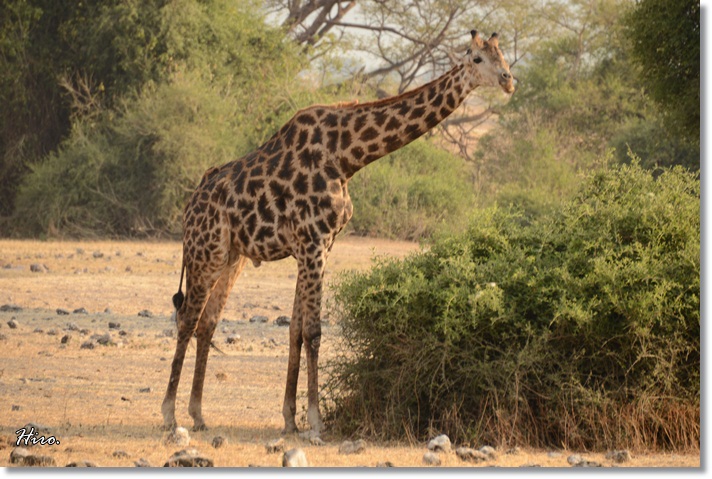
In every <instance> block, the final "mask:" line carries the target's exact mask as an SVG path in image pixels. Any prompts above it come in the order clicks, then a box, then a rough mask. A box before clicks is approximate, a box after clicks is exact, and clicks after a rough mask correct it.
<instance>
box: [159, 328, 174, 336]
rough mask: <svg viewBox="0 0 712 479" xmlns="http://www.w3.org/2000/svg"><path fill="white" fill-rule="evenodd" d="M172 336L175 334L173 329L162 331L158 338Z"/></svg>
mask: <svg viewBox="0 0 712 479" xmlns="http://www.w3.org/2000/svg"><path fill="white" fill-rule="evenodd" d="M174 334H175V330H174V329H164V330H163V332H162V333H161V335H159V337H161V336H162V337H165V338H172V337H173V335H174Z"/></svg>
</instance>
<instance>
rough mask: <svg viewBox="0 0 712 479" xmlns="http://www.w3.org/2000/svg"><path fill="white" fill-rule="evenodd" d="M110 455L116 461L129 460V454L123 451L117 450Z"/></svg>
mask: <svg viewBox="0 0 712 479" xmlns="http://www.w3.org/2000/svg"><path fill="white" fill-rule="evenodd" d="M111 455H112V456H114V457H115V458H116V459H128V458H129V453H128V452H126V451H124V450H123V449H118V450H116V451H114V452H112V453H111Z"/></svg>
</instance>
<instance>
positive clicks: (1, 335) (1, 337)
mask: <svg viewBox="0 0 712 479" xmlns="http://www.w3.org/2000/svg"><path fill="white" fill-rule="evenodd" d="M6 340H7V336H5V335H4V334H2V333H0V341H6Z"/></svg>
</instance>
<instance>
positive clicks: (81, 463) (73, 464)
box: [64, 461, 99, 467]
mask: <svg viewBox="0 0 712 479" xmlns="http://www.w3.org/2000/svg"><path fill="white" fill-rule="evenodd" d="M64 467H99V466H97V465H96V463H95V462H92V461H73V462H70V463H69V464H67V465H66V466H64Z"/></svg>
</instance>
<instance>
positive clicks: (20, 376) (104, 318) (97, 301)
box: [0, 237, 700, 467]
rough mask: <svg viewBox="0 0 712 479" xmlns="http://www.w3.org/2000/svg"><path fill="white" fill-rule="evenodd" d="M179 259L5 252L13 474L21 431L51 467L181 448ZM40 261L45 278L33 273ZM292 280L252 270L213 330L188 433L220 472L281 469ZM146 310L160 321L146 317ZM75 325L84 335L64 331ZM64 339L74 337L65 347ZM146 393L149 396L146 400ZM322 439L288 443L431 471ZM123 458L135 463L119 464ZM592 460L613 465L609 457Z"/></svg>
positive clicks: (384, 451) (382, 249) (349, 258)
mask: <svg viewBox="0 0 712 479" xmlns="http://www.w3.org/2000/svg"><path fill="white" fill-rule="evenodd" d="M416 249H417V245H415V244H412V243H406V242H393V241H384V240H373V239H363V238H355V237H347V238H340V240H338V241H337V243H336V245H335V247H334V251H333V253H332V255H331V257H330V260H329V267H328V273H327V275H326V278H327V282H328V281H330V280H331V279H332V278H333V277H334V275H335V274H336V273H338V272H339V271H343V270H347V269H363V268H367V267H368V266H369V264H370V260H371V257H372V256H373V255H374V254H377V255H396V256H401V255H404V254H406V253H408V252H410V251H414V250H416ZM180 253H181V246H180V244H179V243H176V242H165V243H147V242H37V241H0V306H2V305H4V304H13V305H17V306H19V307H21V308H22V310H21V311H14V312H0V334H1V335H2V336H4V339H0V466H8V465H9V455H10V451H11V448H12V446H13V444H12V443H13V442H14V438H15V436H14V431H15V430H16V429H18V428H19V427H21V426H23V425H24V424H26V423H28V422H35V423H39V424H42V425H46V426H49V427H51V433H52V434H53V435H54V436H56V437H57V439H58V440H59V441H60V444H59V445H55V446H43V447H42V451H41V454H48V455H51V456H53V457H54V458H55V460H56V461H57V464H58V465H60V466H63V465H65V464H67V463H69V462H71V461H76V460H91V461H94V462H96V463H98V464H99V465H101V466H132V465H133V463H134V461H135V460H138V459H139V458H145V459H147V460H148V461H149V462H150V463H151V464H152V465H163V463H164V462H165V461H166V459H167V458H168V457H169V456H170V455H171V454H172V453H173V452H174V451H175V450H177V449H179V448H177V447H176V446H167V445H165V444H164V443H163V439H164V438H165V436H166V433H165V432H163V431H162V430H161V429H160V425H161V415H160V405H161V401H162V399H163V392H164V388H165V386H166V382H167V380H168V374H169V368H170V361H171V358H172V355H173V349H174V339H172V338H171V337H169V336H167V335H166V333H168V334H170V331H172V330H173V329H174V325H173V324H172V323H171V321H170V319H169V316H170V314H171V312H172V307H171V303H170V298H171V296H172V295H173V293H175V291H176V289H177V287H178V278H179V273H180V271H179V269H180V259H179V258H180ZM32 264H38V265H42V266H43V267H45V266H46V268H47V269H48V271H47V272H39V273H34V272H31V270H30V269H31V265H32ZM295 275H296V264H295V262H294V261H293V260H291V259H288V260H283V261H280V262H277V263H265V264H263V265H262V266H261V267H260V268H257V269H256V268H254V267H253V266H252V265H248V267H247V268H246V269H245V272H244V273H243V275H242V276H241V277H240V279H239V280H238V282H237V285H236V287H235V290H234V291H233V293H232V295H231V297H230V300H229V302H228V305H227V307H226V310H225V312H224V314H223V318H224V319H223V321H222V322H221V323H220V325H219V326H218V331H217V333H216V337H215V339H216V341H215V342H216V344H218V345H219V346H220V348H221V349H222V350H223V351H224V352H225V353H226V355H221V354H217V353H212V354H211V358H210V360H209V362H208V375H207V380H206V385H205V394H204V400H203V414H204V416H205V418H206V422H207V423H208V426H210V427H211V429H210V430H209V431H206V432H197V433H192V442H191V446H193V447H196V448H197V449H198V450H199V451H201V452H202V453H203V454H205V455H207V456H208V457H210V458H212V459H213V460H214V461H215V464H216V465H217V466H247V465H250V464H252V465H260V466H277V465H279V464H280V461H281V458H280V456H279V455H278V454H267V453H266V450H265V447H264V444H265V443H266V442H268V441H270V440H272V439H275V438H278V437H279V433H280V429H281V427H282V426H283V424H282V417H281V406H282V405H281V402H282V396H283V388H284V380H285V373H286V364H287V353H288V333H287V328H284V327H279V326H276V325H274V324H273V320H274V319H275V318H276V317H277V316H279V315H287V316H289V315H290V314H291V304H292V298H293V291H294V287H295V281H296V279H295V278H296V276H295ZM327 296H328V289H327ZM58 308H62V309H65V310H68V311H69V312H70V313H71V312H72V311H74V310H75V309H77V308H85V309H86V310H87V311H88V314H80V313H76V314H74V313H72V314H69V315H59V314H58V313H57V312H56V310H57V309H58ZM107 308H108V310H107ZM142 310H149V311H151V312H152V314H153V316H152V317H150V318H147V317H139V316H138V314H137V313H138V312H139V311H142ZM254 315H264V316H267V317H268V318H269V322H268V323H266V324H254V323H250V322H249V321H248V320H249V318H251V317H252V316H254ZM12 318H15V320H16V321H17V323H18V324H19V326H18V327H17V328H16V329H11V328H10V327H9V326H8V324H7V322H8V321H10V320H11V319H12ZM110 321H112V322H118V323H120V329H117V330H111V331H110V330H109V328H108V323H109V322H110ZM70 323H74V325H76V327H77V328H78V329H80V330H81V329H84V330H86V331H84V332H83V333H82V332H80V331H68V330H67V327H68V325H69V324H70ZM330 323H331V324H328V325H327V326H325V327H324V335H323V340H322V358H324V357H326V358H328V356H329V354H330V351H331V345H332V344H333V337H334V336H335V335H337V334H338V328H337V327H336V326H335V325H334V324H333V321H330ZM74 325H73V326H74ZM166 330H168V331H166ZM120 331H123V333H120ZM53 333H54V334H53ZM95 333H99V334H104V333H111V336H112V340H113V341H114V342H115V343H116V345H113V346H100V345H99V346H96V347H95V348H94V349H81V347H80V346H81V344H82V343H84V342H85V341H87V340H88V339H89V338H90V336H91V335H92V334H95ZM66 334H69V335H71V339H69V341H68V343H67V344H66V345H62V344H61V338H62V337H63V336H64V335H66ZM234 334H237V335H239V336H240V339H239V340H238V341H237V343H235V344H227V343H226V338H227V336H228V335H234ZM193 355H194V349H192V348H191V349H189V353H188V358H187V360H186V364H185V367H184V373H183V377H182V381H181V385H180V388H179V391H178V401H177V408H176V413H177V419H178V422H179V424H180V425H183V426H186V427H190V426H191V425H192V421H191V420H190V417H189V416H188V413H187V406H188V404H187V403H188V396H189V389H190V382H191V378H192V368H193V364H194V361H193V359H194V358H193ZM302 363H304V361H302ZM300 376H301V377H300V386H299V394H300V397H299V402H298V407H299V408H302V411H301V412H300V413H299V419H300V420H301V421H304V411H303V408H304V407H305V405H304V402H305V399H304V392H305V390H306V372H305V371H304V370H303V372H302V374H301V375H300ZM144 388H150V391H149V392H141V391H140V390H141V389H144ZM13 406H15V407H13ZM216 435H222V436H225V437H227V438H228V440H229V444H228V445H227V446H226V447H223V448H221V449H213V448H212V447H211V445H210V443H211V440H212V438H213V437H214V436H216ZM324 439H326V440H327V445H325V446H321V447H316V446H311V445H309V443H308V442H306V441H303V440H301V439H299V438H298V437H294V436H290V437H287V438H286V442H287V447H288V448H289V447H302V448H303V449H304V450H305V451H306V454H307V457H308V458H309V461H310V463H311V464H312V465H315V466H374V465H375V464H377V463H378V462H381V461H390V462H392V463H393V464H395V465H396V466H422V465H423V463H422V457H423V453H424V452H425V446H424V444H414V445H408V444H374V443H371V444H369V447H368V448H367V450H366V451H365V452H363V453H361V454H357V455H348V456H345V455H341V454H339V453H338V446H339V444H340V442H341V440H342V439H343V438H331V437H329V436H328V435H325V436H324ZM117 450H124V451H126V452H127V453H128V455H129V457H128V458H123V459H121V458H116V457H114V456H113V455H112V453H113V452H114V451H117ZM570 453H571V452H570V451H561V454H560V455H556V454H551V455H550V454H548V452H547V451H541V450H527V449H523V450H521V451H519V452H517V453H515V454H509V455H505V454H499V457H498V459H497V460H495V461H490V462H487V463H484V464H482V465H484V466H494V465H496V466H510V467H516V466H521V465H526V464H530V465H531V464H537V465H541V466H552V467H568V464H567V463H566V457H567V456H568V455H569V454H570ZM632 453H633V460H632V461H631V462H629V463H626V464H623V465H624V466H647V467H656V466H665V467H699V465H700V456H699V453H697V452H694V451H693V452H692V453H690V454H648V453H646V452H645V451H632ZM583 455H584V456H585V458H586V459H589V460H593V461H598V462H600V463H602V464H603V465H604V466H609V465H611V462H610V461H608V460H606V459H605V458H604V454H603V453H584V454H583ZM441 457H442V460H443V466H459V467H464V466H466V465H467V464H464V463H462V462H461V461H459V460H458V458H457V457H456V456H455V455H454V454H449V455H441Z"/></svg>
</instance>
